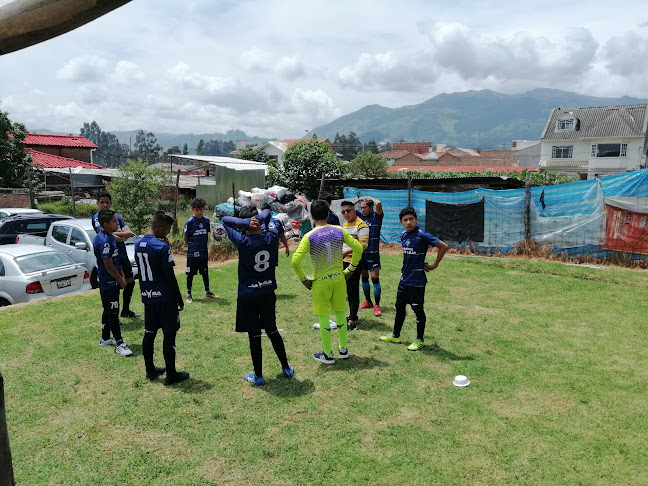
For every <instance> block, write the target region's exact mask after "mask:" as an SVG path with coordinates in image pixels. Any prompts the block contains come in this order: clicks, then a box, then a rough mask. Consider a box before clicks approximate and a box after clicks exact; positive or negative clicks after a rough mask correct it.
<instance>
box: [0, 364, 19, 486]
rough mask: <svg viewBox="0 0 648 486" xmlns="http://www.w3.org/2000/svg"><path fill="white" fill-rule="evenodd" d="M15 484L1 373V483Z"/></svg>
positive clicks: (9, 485) (12, 485)
mask: <svg viewBox="0 0 648 486" xmlns="http://www.w3.org/2000/svg"><path fill="white" fill-rule="evenodd" d="M15 484H16V483H15V481H14V474H13V466H12V463H11V448H10V447H9V431H8V429H7V414H6V412H5V401H4V378H2V373H0V485H2V486H5V485H6V486H14V485H15Z"/></svg>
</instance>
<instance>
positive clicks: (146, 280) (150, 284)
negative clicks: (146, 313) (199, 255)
mask: <svg viewBox="0 0 648 486" xmlns="http://www.w3.org/2000/svg"><path fill="white" fill-rule="evenodd" d="M135 262H136V263H137V270H138V273H139V281H140V293H141V296H142V303H143V304H157V303H160V302H168V301H171V302H173V301H174V300H175V293H172V291H171V289H170V288H169V286H168V285H167V283H166V281H165V279H164V277H163V273H164V272H166V271H167V268H169V267H173V266H174V265H175V262H174V261H173V256H171V248H169V244H168V243H165V242H164V241H162V240H160V239H159V238H156V237H155V236H154V235H149V234H146V235H144V236H142V238H140V239H139V240H137V242H136V243H135Z"/></svg>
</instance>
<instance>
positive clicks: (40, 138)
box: [23, 133, 97, 148]
mask: <svg viewBox="0 0 648 486" xmlns="http://www.w3.org/2000/svg"><path fill="white" fill-rule="evenodd" d="M23 143H24V144H25V145H54V146H57V147H84V148H97V146H96V145H95V144H94V143H92V142H91V141H90V140H88V139H87V138H85V137H76V136H72V135H44V134H40V133H28V134H26V135H25V140H23Z"/></svg>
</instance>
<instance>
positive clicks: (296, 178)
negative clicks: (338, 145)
mask: <svg viewBox="0 0 648 486" xmlns="http://www.w3.org/2000/svg"><path fill="white" fill-rule="evenodd" d="M277 172H278V174H277V175H278V178H279V180H280V182H281V183H283V185H285V186H286V187H288V188H289V189H291V190H292V191H293V192H295V193H302V194H304V195H305V196H306V197H308V198H314V197H317V196H318V192H319V186H320V179H321V178H322V174H324V177H327V178H336V179H337V178H339V177H340V174H341V172H342V171H341V169H340V166H339V165H338V164H337V162H336V160H335V156H334V155H333V152H331V146H330V145H329V144H328V143H326V142H318V141H317V140H312V139H311V140H308V141H300V142H297V143H294V144H292V145H291V146H290V147H288V150H286V153H285V154H284V156H283V168H282V170H281V171H277Z"/></svg>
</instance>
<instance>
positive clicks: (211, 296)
mask: <svg viewBox="0 0 648 486" xmlns="http://www.w3.org/2000/svg"><path fill="white" fill-rule="evenodd" d="M205 297H207V298H208V299H218V298H219V297H218V295H216V294H214V293H212V292H205Z"/></svg>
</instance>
